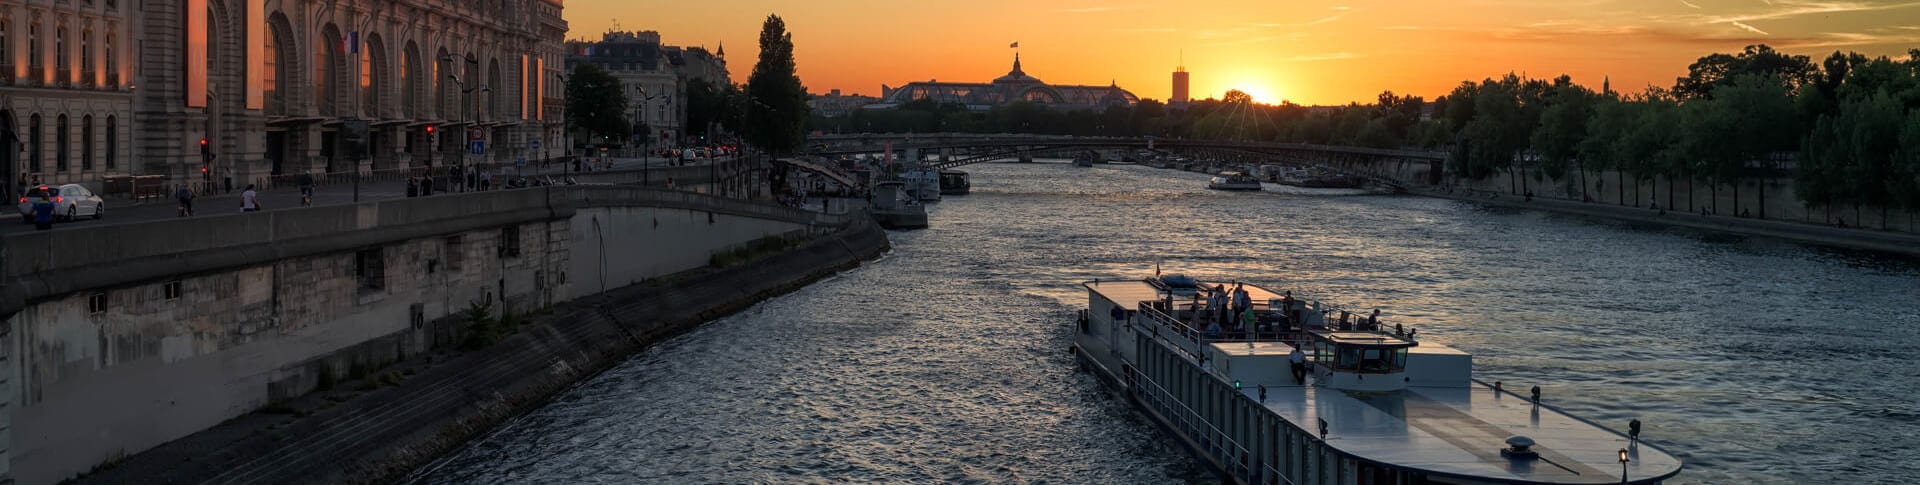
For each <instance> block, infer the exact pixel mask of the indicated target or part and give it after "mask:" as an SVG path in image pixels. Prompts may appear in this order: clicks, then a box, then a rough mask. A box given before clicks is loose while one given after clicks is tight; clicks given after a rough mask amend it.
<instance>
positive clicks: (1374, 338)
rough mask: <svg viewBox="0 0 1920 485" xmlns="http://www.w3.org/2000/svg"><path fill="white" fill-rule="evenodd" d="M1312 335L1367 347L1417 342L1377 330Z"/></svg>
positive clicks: (1316, 333)
mask: <svg viewBox="0 0 1920 485" xmlns="http://www.w3.org/2000/svg"><path fill="white" fill-rule="evenodd" d="M1313 336H1314V337H1316V338H1319V339H1322V340H1326V341H1328V342H1332V343H1334V344H1336V345H1360V346H1367V347H1411V346H1415V345H1419V343H1418V342H1414V341H1412V340H1407V339H1404V338H1400V337H1395V336H1392V335H1387V334H1383V333H1378V332H1313Z"/></svg>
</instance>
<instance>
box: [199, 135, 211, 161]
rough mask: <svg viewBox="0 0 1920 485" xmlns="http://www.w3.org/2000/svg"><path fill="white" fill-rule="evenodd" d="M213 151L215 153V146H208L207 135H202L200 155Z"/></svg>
mask: <svg viewBox="0 0 1920 485" xmlns="http://www.w3.org/2000/svg"><path fill="white" fill-rule="evenodd" d="M212 153H213V147H209V146H207V137H204V136H203V137H200V155H201V156H206V155H209V154H212Z"/></svg>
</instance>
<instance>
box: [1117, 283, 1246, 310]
mask: <svg viewBox="0 0 1920 485" xmlns="http://www.w3.org/2000/svg"><path fill="white" fill-rule="evenodd" d="M1195 282H1196V283H1198V285H1197V286H1199V287H1200V288H1201V289H1202V290H1208V289H1211V288H1213V287H1214V286H1216V285H1218V286H1225V287H1226V289H1227V290H1229V291H1231V290H1233V285H1234V283H1221V282H1217V281H1199V280H1195ZM1239 284H1240V285H1241V287H1242V288H1245V289H1246V290H1247V298H1248V299H1250V300H1253V306H1254V307H1255V308H1266V305H1267V300H1270V299H1274V298H1280V297H1281V295H1280V294H1278V293H1274V292H1273V290H1268V289H1266V288H1262V287H1260V286H1259V285H1255V284H1253V283H1246V282H1241V283H1239ZM1083 286H1086V287H1087V289H1088V290H1091V291H1093V292H1094V293H1096V294H1099V295H1100V296H1101V297H1103V298H1106V299H1107V300H1108V301H1112V302H1114V303H1119V304H1121V305H1124V306H1126V307H1127V309H1129V310H1131V309H1133V307H1134V305H1136V304H1139V303H1140V302H1143V301H1152V300H1159V299H1161V298H1165V297H1166V294H1165V293H1163V292H1161V291H1160V288H1159V287H1157V286H1154V285H1153V284H1152V283H1148V282H1147V281H1146V280H1105V281H1102V280H1093V281H1089V282H1086V283H1083ZM1192 298H1193V297H1191V296H1184V297H1175V298H1174V300H1175V303H1178V302H1179V301H1180V300H1191V299H1192Z"/></svg>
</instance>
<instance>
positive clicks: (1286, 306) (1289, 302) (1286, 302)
mask: <svg viewBox="0 0 1920 485" xmlns="http://www.w3.org/2000/svg"><path fill="white" fill-rule="evenodd" d="M1280 315H1282V316H1285V317H1287V321H1288V322H1292V321H1294V320H1295V319H1297V317H1295V316H1294V315H1293V290H1287V294H1286V296H1282V297H1280Z"/></svg>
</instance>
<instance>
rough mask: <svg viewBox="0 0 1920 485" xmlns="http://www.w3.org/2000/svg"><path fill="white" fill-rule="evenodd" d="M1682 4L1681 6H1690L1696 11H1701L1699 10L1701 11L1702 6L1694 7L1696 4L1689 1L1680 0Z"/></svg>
mask: <svg viewBox="0 0 1920 485" xmlns="http://www.w3.org/2000/svg"><path fill="white" fill-rule="evenodd" d="M1680 4H1681V5H1686V6H1688V7H1692V8H1693V9H1694V10H1699V9H1700V6H1699V5H1694V4H1693V2H1689V1H1687V0H1680Z"/></svg>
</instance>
